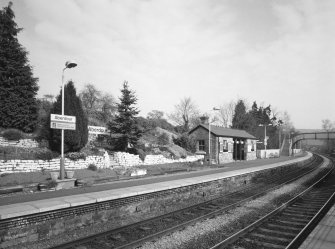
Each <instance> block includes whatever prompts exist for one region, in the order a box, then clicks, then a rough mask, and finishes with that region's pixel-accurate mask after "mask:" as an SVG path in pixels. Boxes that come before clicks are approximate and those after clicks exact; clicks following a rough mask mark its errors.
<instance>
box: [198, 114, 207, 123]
mask: <svg viewBox="0 0 335 249" xmlns="http://www.w3.org/2000/svg"><path fill="white" fill-rule="evenodd" d="M208 120H209V117H207V116H205V115H204V116H201V117H200V123H201V124H208Z"/></svg>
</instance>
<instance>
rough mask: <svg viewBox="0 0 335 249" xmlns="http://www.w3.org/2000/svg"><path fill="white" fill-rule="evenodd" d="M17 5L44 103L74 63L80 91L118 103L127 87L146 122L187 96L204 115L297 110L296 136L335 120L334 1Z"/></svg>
mask: <svg viewBox="0 0 335 249" xmlns="http://www.w3.org/2000/svg"><path fill="white" fill-rule="evenodd" d="M12 2H13V3H14V5H13V9H14V11H15V15H16V22H17V23H18V25H19V27H22V28H24V30H23V31H22V32H21V33H20V35H19V42H20V43H21V44H22V45H23V46H24V47H25V48H26V49H27V50H28V51H29V60H30V64H31V66H32V67H33V72H34V75H35V76H36V77H38V78H39V86H40V90H39V96H43V95H44V94H53V95H57V94H58V93H59V90H60V86H61V74H62V69H63V68H64V64H65V61H67V60H69V59H72V60H75V61H76V62H77V63H78V67H76V68H74V69H70V70H66V71H65V78H66V79H67V80H68V79H72V80H73V81H74V82H75V86H76V88H77V91H80V90H81V89H82V88H83V86H84V85H85V84H87V83H91V84H94V85H95V86H96V87H97V88H98V89H99V90H102V91H105V92H108V93H111V94H113V95H114V96H115V97H116V98H118V97H119V96H120V89H121V88H122V83H123V82H124V81H125V80H127V81H128V82H129V86H130V88H131V89H132V90H134V91H135V92H136V95H137V97H138V108H139V109H140V110H141V113H140V115H141V116H144V117H145V116H146V115H147V113H148V112H149V111H151V110H160V111H164V112H165V113H171V112H172V111H173V110H174V106H175V105H176V104H178V103H179V101H180V100H181V99H183V98H184V97H191V98H192V100H193V101H194V102H195V103H196V104H197V106H198V107H199V109H200V110H201V111H202V112H203V113H205V112H208V111H209V110H210V109H212V108H213V107H214V106H220V105H222V104H224V103H226V102H229V101H231V100H237V99H238V98H242V99H246V100H247V101H248V102H249V103H250V104H252V102H253V101H254V100H256V101H257V103H258V104H262V105H264V106H266V105H268V104H271V105H272V106H273V107H274V108H275V109H276V110H277V111H282V112H283V111H287V112H288V113H289V114H290V116H291V120H292V122H293V124H294V126H295V127H296V128H321V120H322V119H326V118H328V119H330V120H332V121H335V97H334V95H335V84H334V79H335V77H334V75H335V1H334V0H152V1H150V0H114V1H112V0H57V1H54V0H25V1H24V0H14V1H12ZM0 4H1V5H0V7H1V8H3V7H4V6H7V4H8V1H7V0H6V1H5V0H0Z"/></svg>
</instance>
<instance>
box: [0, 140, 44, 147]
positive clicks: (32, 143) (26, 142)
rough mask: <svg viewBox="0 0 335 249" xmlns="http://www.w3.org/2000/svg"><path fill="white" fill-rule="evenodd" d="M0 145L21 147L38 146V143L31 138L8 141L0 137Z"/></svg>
mask: <svg viewBox="0 0 335 249" xmlns="http://www.w3.org/2000/svg"><path fill="white" fill-rule="evenodd" d="M0 146H14V147H21V148H38V147H39V143H38V142H37V141H35V140H33V139H20V140H19V141H9V140H7V139H5V138H4V137H0Z"/></svg>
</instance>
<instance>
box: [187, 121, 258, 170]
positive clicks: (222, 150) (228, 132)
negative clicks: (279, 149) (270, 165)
mask: <svg viewBox="0 0 335 249" xmlns="http://www.w3.org/2000/svg"><path fill="white" fill-rule="evenodd" d="M188 134H189V135H190V136H193V138H195V140H196V141H197V152H196V153H197V154H203V155H205V161H207V162H209V154H210V158H211V163H216V164H222V163H228V162H232V161H234V160H254V159H256V138H255V137H254V136H252V135H250V134H249V133H248V132H246V131H244V130H237V129H229V128H224V127H220V126H215V125H211V126H210V135H209V126H208V124H199V125H198V126H196V127H195V128H193V129H192V130H191V131H189V133H188ZM209 138H210V153H209V147H208V144H209V143H208V141H209Z"/></svg>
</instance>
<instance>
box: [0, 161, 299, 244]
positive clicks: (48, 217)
mask: <svg viewBox="0 0 335 249" xmlns="http://www.w3.org/2000/svg"><path fill="white" fill-rule="evenodd" d="M297 167H303V163H299V164H293V165H288V166H282V167H278V168H273V169H269V170H263V171H259V172H254V173H250V174H244V175H240V176H234V177H230V178H224V179H219V180H216V181H211V182H205V183H201V184H197V185H190V186H184V187H180V188H175V189H169V190H165V191H161V192H157V193H150V194H145V195H139V196H134V197H127V198H121V199H116V200H111V201H109V203H108V205H107V203H101V208H98V207H99V205H100V204H99V203H95V204H92V205H91V206H92V208H89V206H85V211H80V210H76V208H80V207H76V208H72V209H67V210H65V211H64V214H63V215H62V213H57V212H62V211H61V210H60V211H51V212H50V214H49V213H41V214H40V216H41V217H34V218H33V219H32V220H31V222H25V219H20V218H19V219H18V220H17V221H15V222H16V223H15V224H14V221H10V222H9V223H8V224H7V227H2V228H0V247H1V248H6V247H9V246H13V247H15V245H18V244H20V243H25V242H34V241H40V240H48V239H52V238H53V237H54V236H56V235H62V234H66V233H69V232H75V231H78V230H79V229H89V230H91V231H94V230H95V228H97V227H99V228H104V229H108V230H109V229H113V228H118V227H120V226H124V225H128V224H132V223H135V222H138V221H141V220H145V219H148V218H152V217H156V216H159V215H163V214H165V213H168V212H172V211H175V210H178V209H182V208H186V207H188V206H191V205H194V204H197V203H201V202H204V201H208V200H210V199H214V198H217V197H219V196H221V195H224V194H227V193H229V192H231V191H234V190H236V188H238V187H240V186H243V185H248V184H251V183H252V184H255V183H259V182H262V181H263V180H264V179H267V178H268V176H276V175H278V176H280V175H282V174H283V173H286V174H288V173H290V172H292V171H295V170H296V169H297ZM93 206H94V207H93ZM64 215H66V216H64ZM12 223H13V224H12ZM99 230H101V229H99Z"/></svg>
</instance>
